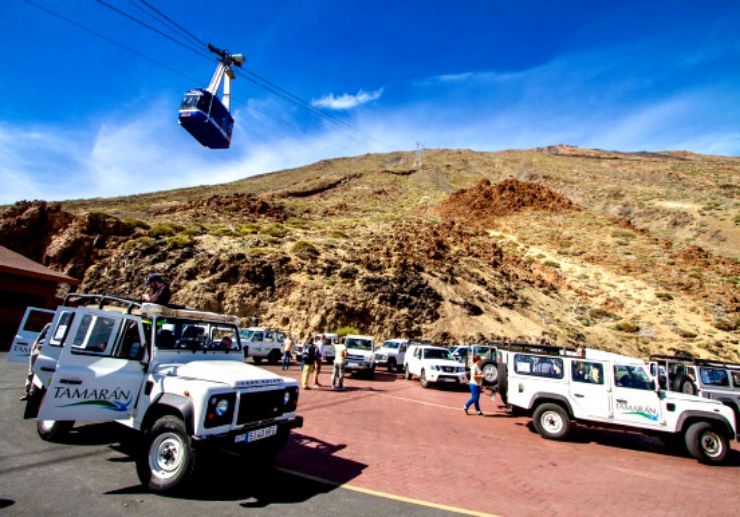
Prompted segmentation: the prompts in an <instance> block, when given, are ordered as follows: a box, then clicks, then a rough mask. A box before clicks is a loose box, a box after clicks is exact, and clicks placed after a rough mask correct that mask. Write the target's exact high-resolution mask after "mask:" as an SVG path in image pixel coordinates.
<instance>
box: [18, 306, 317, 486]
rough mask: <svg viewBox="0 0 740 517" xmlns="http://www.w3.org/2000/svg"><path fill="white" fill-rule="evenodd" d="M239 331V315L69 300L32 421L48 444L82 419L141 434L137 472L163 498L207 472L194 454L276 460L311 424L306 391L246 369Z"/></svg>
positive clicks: (34, 396) (47, 348) (39, 368)
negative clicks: (302, 401)
mask: <svg viewBox="0 0 740 517" xmlns="http://www.w3.org/2000/svg"><path fill="white" fill-rule="evenodd" d="M72 300H76V301H77V302H78V303H81V304H87V303H90V302H95V306H94V307H86V306H78V307H73V306H70V303H71V302H72ZM238 325H239V318H237V317H235V316H222V315H219V314H214V313H210V312H201V311H196V310H190V309H173V308H169V307H164V306H160V305H155V304H149V303H144V304H140V303H138V302H135V301H132V300H125V299H122V298H113V297H104V296H99V295H71V296H69V297H67V299H66V300H65V305H64V306H62V307H59V308H58V309H57V311H56V314H55V316H54V320H53V321H52V326H51V328H50V331H49V333H48V335H47V340H46V342H45V344H44V345H43V347H42V348H41V352H40V355H39V357H38V359H37V360H36V363H35V365H34V370H33V371H34V378H33V386H34V389H33V390H32V393H31V395H30V396H29V398H28V402H27V404H26V413H25V417H26V418H37V429H38V433H39V435H40V436H41V438H43V439H45V440H49V441H55V440H59V439H61V438H62V437H63V436H64V434H65V433H66V432H67V431H69V430H70V429H71V428H72V426H73V424H74V422H75V421H77V422H86V421H114V422H118V423H120V424H123V425H126V426H128V427H131V428H133V429H135V430H137V431H140V432H141V434H142V435H143V437H144V443H145V444H146V447H144V448H142V449H143V450H142V453H141V454H139V455H137V458H136V466H137V472H138V474H139V478H140V480H141V482H142V484H143V485H144V486H146V487H148V488H149V489H150V490H152V491H156V492H169V491H173V490H178V489H181V488H183V487H184V486H186V484H187V483H188V482H189V481H191V480H192V479H193V477H194V473H195V472H196V471H197V470H199V469H200V468H201V467H200V461H198V459H197V458H199V457H200V456H199V454H197V453H196V451H198V450H201V448H204V447H207V446H209V445H210V446H217V447H219V448H224V449H228V450H230V451H234V452H244V453H251V454H255V455H260V456H262V455H274V454H277V452H279V451H280V450H281V449H282V447H283V446H284V445H285V443H286V442H287V440H288V436H289V434H290V430H291V429H292V428H295V427H300V426H301V425H302V422H303V419H302V418H301V417H300V416H297V415H296V408H297V404H298V386H297V383H296V382H295V381H294V380H292V379H289V378H285V377H280V376H278V375H275V374H273V373H271V372H268V371H265V370H263V369H261V368H257V367H255V366H252V365H248V364H246V363H244V357H243V353H242V350H241V344H240V340H239V333H238ZM253 442H256V443H254V445H252V443H253Z"/></svg>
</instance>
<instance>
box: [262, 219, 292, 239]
mask: <svg viewBox="0 0 740 517" xmlns="http://www.w3.org/2000/svg"><path fill="white" fill-rule="evenodd" d="M260 233H264V234H265V235H269V236H270V237H276V238H278V239H280V238H283V237H285V236H286V235H288V230H287V229H286V228H285V227H284V226H283V225H282V224H278V223H270V224H266V225H264V226H262V228H261V229H260Z"/></svg>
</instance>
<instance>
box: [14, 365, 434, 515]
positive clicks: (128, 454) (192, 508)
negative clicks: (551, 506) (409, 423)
mask: <svg viewBox="0 0 740 517" xmlns="http://www.w3.org/2000/svg"><path fill="white" fill-rule="evenodd" d="M23 377H24V372H23V367H22V366H21V365H11V364H8V363H7V362H6V360H5V353H2V354H0V510H2V513H4V514H7V515H149V516H151V515H161V516H169V515H172V516H178V517H182V516H185V515H208V516H217V515H253V514H257V515H281V516H291V515H301V516H305V515H348V514H352V515H353V516H364V515H367V516H370V515H373V516H376V515H378V514H381V515H382V514H386V515H445V514H449V513H448V512H445V511H441V510H437V509H434V508H430V507H425V506H420V505H417V504H411V503H407V502H403V501H398V500H394V499H390V498H386V497H379V496H375V495H371V494H367V493H361V492H358V491H356V490H352V489H347V488H341V487H339V486H337V485H336V484H328V483H323V482H319V481H316V480H312V479H306V478H304V477H302V476H296V475H293V474H291V473H287V472H285V471H282V470H279V469H276V468H272V467H265V466H261V465H254V464H250V462H249V461H247V460H243V459H236V458H233V457H230V456H226V455H219V456H217V457H214V458H212V459H211V461H210V465H209V468H208V471H207V475H206V476H204V479H202V480H201V481H200V482H199V483H198V485H197V486H195V487H193V489H192V490H191V492H190V493H188V494H187V496H185V497H164V496H160V495H155V494H151V493H149V492H147V491H146V490H145V489H144V488H143V487H142V486H141V485H140V484H139V480H138V478H137V476H136V469H135V464H134V459H133V456H132V455H133V453H134V450H135V448H136V445H135V444H136V434H135V433H133V432H132V431H130V430H128V429H126V428H124V427H122V426H118V425H116V424H93V425H84V426H78V427H76V428H75V429H74V430H73V431H72V433H71V434H70V436H69V439H68V440H66V442H65V443H64V444H52V443H48V442H44V441H42V440H41V439H40V438H39V437H38V435H37V434H36V427H35V421H34V420H23V418H22V415H23V408H24V403H23V402H19V401H18V397H19V395H20V394H21V388H22V386H23ZM301 439H302V440H304V441H305V440H307V437H306V436H305V435H301ZM311 441H314V440H311ZM292 446H293V450H294V451H295V448H296V445H295V444H292ZM361 468H362V466H360V465H357V466H356V468H354V470H355V471H358V469H361ZM352 471H353V468H352V465H347V464H346V462H345V465H344V466H343V472H345V473H347V472H352Z"/></svg>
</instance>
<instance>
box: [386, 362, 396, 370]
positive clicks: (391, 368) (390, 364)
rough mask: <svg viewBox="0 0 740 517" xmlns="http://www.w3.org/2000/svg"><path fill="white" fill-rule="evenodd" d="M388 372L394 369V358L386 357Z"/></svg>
mask: <svg viewBox="0 0 740 517" xmlns="http://www.w3.org/2000/svg"><path fill="white" fill-rule="evenodd" d="M387 368H388V373H393V370H395V369H396V360H395V359H388V366H387Z"/></svg>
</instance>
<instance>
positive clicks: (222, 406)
mask: <svg viewBox="0 0 740 517" xmlns="http://www.w3.org/2000/svg"><path fill="white" fill-rule="evenodd" d="M228 411H229V401H228V400H226V399H221V400H219V401H218V402H216V416H220V417H222V416H224V415H225V414H226V413H227V412H228Z"/></svg>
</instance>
